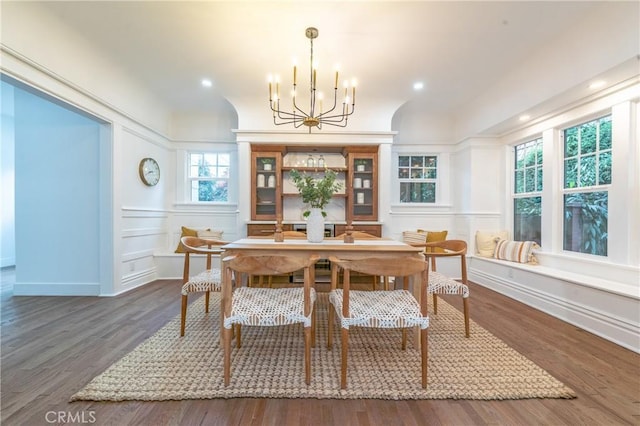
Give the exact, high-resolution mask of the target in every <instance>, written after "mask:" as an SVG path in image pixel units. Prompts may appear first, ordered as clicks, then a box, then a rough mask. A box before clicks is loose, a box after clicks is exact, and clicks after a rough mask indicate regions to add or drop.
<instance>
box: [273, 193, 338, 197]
mask: <svg viewBox="0 0 640 426" xmlns="http://www.w3.org/2000/svg"><path fill="white" fill-rule="evenodd" d="M282 196H283V197H287V198H296V197H300V193H298V192H283V193H282ZM333 198H347V194H343V193H339V194H333Z"/></svg>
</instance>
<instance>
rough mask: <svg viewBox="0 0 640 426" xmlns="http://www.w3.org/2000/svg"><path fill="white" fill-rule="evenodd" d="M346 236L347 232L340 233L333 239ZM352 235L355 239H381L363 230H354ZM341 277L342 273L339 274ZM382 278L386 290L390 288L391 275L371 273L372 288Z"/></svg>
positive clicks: (373, 288)
mask: <svg viewBox="0 0 640 426" xmlns="http://www.w3.org/2000/svg"><path fill="white" fill-rule="evenodd" d="M345 236H346V233H343V234H340V235H337V236H335V237H334V238H333V239H336V240H344V239H345ZM351 237H352V238H353V239H354V240H380V239H381V238H380V237H378V236H376V235H372V234H369V233H368V232H363V231H352V232H351ZM339 277H340V275H339ZM380 278H382V283H383V287H384V289H385V290H389V277H387V276H383V277H378V276H375V275H371V290H375V289H377V288H378V282H379V279H380Z"/></svg>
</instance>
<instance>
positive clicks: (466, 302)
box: [462, 297, 471, 337]
mask: <svg viewBox="0 0 640 426" xmlns="http://www.w3.org/2000/svg"><path fill="white" fill-rule="evenodd" d="M462 306H463V310H464V335H465V337H469V336H470V334H471V333H470V331H469V298H468V297H463V298H462Z"/></svg>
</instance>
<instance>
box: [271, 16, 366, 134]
mask: <svg viewBox="0 0 640 426" xmlns="http://www.w3.org/2000/svg"><path fill="white" fill-rule="evenodd" d="M305 35H306V36H307V38H308V39H309V41H310V42H311V55H310V56H311V58H310V64H311V65H310V70H309V98H310V105H309V111H308V112H305V111H303V110H302V109H301V108H300V107H299V106H298V104H297V103H296V87H297V81H296V80H297V66H295V65H294V66H293V93H292V101H293V108H292V110H291V111H292V112H289V111H285V110H282V109H280V81H279V78H277V77H276V78H275V91H274V90H273V83H274V81H273V77H271V76H269V107H270V108H271V111H273V123H274V124H275V125H276V126H280V125H283V124H293V126H294V127H295V128H296V129H297V128H298V127H300V126H302V125H303V124H304V125H305V126H307V127H308V128H309V133H311V128H312V127H317V128H318V129H322V125H323V124H327V125H330V126H337V127H346V126H347V119H348V117H349V116H350V115H351V114H353V111H354V109H355V106H356V86H355V82H352V84H351V98H349V94H348V89H349V82H348V81H347V80H345V82H344V97H343V99H342V107H341V108H340V107H338V110H336V107H337V105H338V71H336V78H335V84H334V88H333V106H332V107H331V109H329V110H327V111H323V110H322V93H320V92H319V91H316V74H317V69H316V67H315V65H314V63H313V39H314V38H317V37H318V30H317V29H316V28H313V27H309V28H307V29H306V31H305ZM316 99H318V101H319V102H318V108H316ZM349 104H351V107H349Z"/></svg>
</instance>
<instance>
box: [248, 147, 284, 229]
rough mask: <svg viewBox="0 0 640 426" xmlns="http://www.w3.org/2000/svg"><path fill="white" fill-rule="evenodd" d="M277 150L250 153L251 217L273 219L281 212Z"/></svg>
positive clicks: (278, 156) (279, 160) (278, 154)
mask: <svg viewBox="0 0 640 426" xmlns="http://www.w3.org/2000/svg"><path fill="white" fill-rule="evenodd" d="M281 159H282V157H281V154H280V153H279V152H252V153H251V160H252V164H251V188H252V192H251V219H252V220H275V219H276V217H277V215H278V214H280V212H281V204H282V196H281V184H280V167H281V165H280V162H281Z"/></svg>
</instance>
